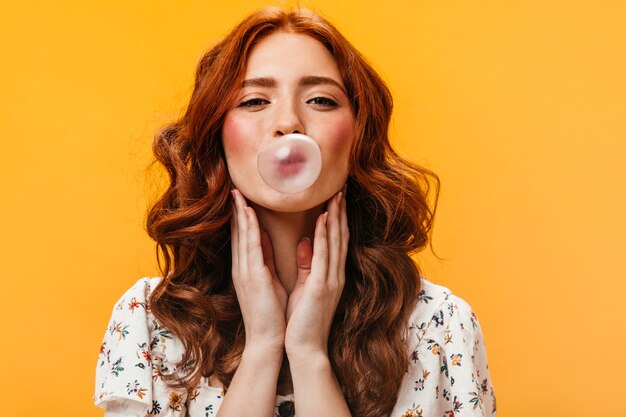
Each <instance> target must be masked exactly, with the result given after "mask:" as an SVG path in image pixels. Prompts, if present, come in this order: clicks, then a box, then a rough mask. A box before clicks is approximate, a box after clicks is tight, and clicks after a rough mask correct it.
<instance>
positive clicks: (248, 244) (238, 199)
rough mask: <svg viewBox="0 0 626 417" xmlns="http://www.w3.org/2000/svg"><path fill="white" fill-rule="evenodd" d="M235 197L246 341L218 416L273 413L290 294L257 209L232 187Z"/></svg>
mask: <svg viewBox="0 0 626 417" xmlns="http://www.w3.org/2000/svg"><path fill="white" fill-rule="evenodd" d="M233 199H234V202H235V205H234V207H233V215H232V219H231V251H232V256H233V258H232V277H233V285H234V287H235V291H236V292H237V300H238V302H239V306H240V308H241V313H242V316H243V322H244V326H245V334H246V346H245V348H244V351H243V354H242V357H241V362H240V363H239V366H238V367H237V371H236V372H235V375H234V377H233V380H232V381H231V384H230V386H229V388H228V392H227V393H226V395H225V396H224V401H223V402H222V404H221V406H220V408H219V412H218V417H240V416H246V415H254V416H261V417H271V416H273V415H274V406H275V402H276V382H277V381H278V375H279V373H280V368H281V364H282V357H283V350H284V337H285V336H284V335H285V316H284V312H285V308H286V303H287V293H286V291H285V289H284V288H283V287H282V285H281V284H280V282H279V281H278V279H277V277H276V270H275V266H274V265H273V262H271V260H272V259H273V258H272V256H273V255H272V252H271V248H269V247H267V245H268V239H267V237H266V236H265V239H264V238H262V237H261V233H260V229H259V225H258V223H257V220H256V216H255V215H254V213H253V210H252V209H251V208H250V207H247V206H246V205H245V200H244V198H243V196H242V195H241V194H240V193H239V191H233ZM262 246H263V247H266V248H267V249H266V251H265V252H264V251H263V249H262ZM268 265H269V266H268Z"/></svg>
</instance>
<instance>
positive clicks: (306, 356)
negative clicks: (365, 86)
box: [209, 32, 354, 417]
mask: <svg viewBox="0 0 626 417" xmlns="http://www.w3.org/2000/svg"><path fill="white" fill-rule="evenodd" d="M312 76H313V77H318V78H315V79H314V80H313V81H315V82H312V80H311V78H310V77H312ZM307 77H309V78H308V80H309V83H306V84H307V85H303V84H302V81H303V80H307ZM320 77H322V78H325V79H328V80H332V81H334V82H329V81H324V82H320ZM258 78H271V80H272V82H271V83H267V82H266V83H265V84H263V85H259V84H258V83H253V82H250V81H248V83H247V84H246V85H245V86H243V87H242V88H241V90H240V91H239V94H238V96H237V100H236V101H235V102H234V103H233V104H232V106H231V108H230V110H229V111H228V113H227V115H226V119H225V122H224V126H223V130H222V141H223V146H224V152H225V155H226V161H227V164H228V169H229V172H230V175H231V178H232V181H233V183H234V184H235V187H236V189H235V190H233V199H234V202H235V204H234V207H233V218H232V221H231V242H232V247H231V250H232V255H233V267H232V278H233V283H234V286H235V290H236V292H237V298H238V301H239V304H240V307H241V311H242V315H243V320H244V325H245V331H246V346H245V349H244V353H243V357H242V361H241V363H240V365H239V367H238V370H237V372H236V373H235V376H234V378H233V381H232V382H231V385H230V388H229V391H228V395H226V396H225V399H224V402H223V404H222V406H221V408H220V410H219V415H220V416H221V417H225V416H230V415H241V414H240V413H243V412H248V411H250V412H255V414H256V415H259V414H261V415H265V414H267V415H271V413H272V410H273V404H274V400H275V394H276V383H277V380H279V379H280V380H279V381H278V382H279V386H280V387H282V388H283V390H284V391H285V392H283V394H286V393H288V392H291V391H292V390H293V392H294V396H295V403H296V410H297V413H298V415H300V416H307V415H318V414H317V413H319V412H320V411H323V410H321V409H320V403H324V404H325V405H324V407H328V410H329V412H332V414H333V415H344V416H345V415H349V411H348V408H347V405H346V403H345V399H344V398H343V395H342V393H341V390H340V389H339V386H338V384H337V381H336V378H335V376H334V372H333V371H332V368H331V366H330V361H329V359H328V351H327V345H328V337H329V332H330V326H331V323H332V319H333V316H334V314H335V311H336V309H337V305H338V302H339V299H340V296H341V292H342V290H343V287H344V283H345V261H346V254H347V248H348V239H349V231H348V221H347V214H346V203H345V182H346V180H347V177H348V156H349V151H350V146H351V143H352V140H353V135H354V115H353V112H352V109H351V107H350V105H349V101H348V97H347V95H346V93H345V87H344V86H343V82H342V78H341V75H340V72H339V69H338V67H337V63H336V62H335V60H334V58H333V56H332V55H331V54H330V52H329V51H328V50H327V49H326V48H325V47H324V46H323V45H322V44H321V43H319V42H318V41H317V40H315V39H313V38H311V37H309V36H307V35H302V34H294V33H284V32H277V33H274V34H271V35H269V36H268V37H266V38H264V39H263V40H262V41H261V42H259V43H258V44H257V45H256V46H255V48H254V49H253V50H252V53H251V55H250V57H249V60H248V63H247V67H246V74H245V80H254V79H258ZM288 133H303V134H306V135H308V136H310V137H312V138H313V139H314V140H315V141H316V142H317V143H318V145H319V147H320V150H321V153H322V173H321V174H320V177H319V179H318V180H317V181H316V182H315V183H314V184H313V185H312V186H311V187H310V188H309V189H307V190H305V191H303V192H300V193H295V194H283V193H280V192H278V191H275V190H273V189H272V188H270V187H269V186H268V185H266V184H265V183H264V181H263V179H262V178H261V177H260V175H259V173H258V170H257V165H256V160H257V153H258V151H259V149H261V148H262V146H264V145H265V144H266V143H268V142H271V141H276V140H280V139H281V137H282V136H284V135H286V134H288ZM304 237H307V238H308V239H309V240H306V239H304V240H303V238H304ZM283 352H284V353H286V356H287V358H283ZM284 359H288V360H287V361H285V360H284ZM281 364H283V366H282V368H283V371H282V372H279V371H280V369H281ZM285 365H287V366H285ZM279 376H280V378H279ZM281 380H282V381H281ZM209 382H210V383H212V381H211V380H210V381H209ZM213 382H216V381H213ZM253 399H254V401H253ZM243 400H245V401H243ZM252 404H254V405H252ZM247 406H250V408H246V407H247Z"/></svg>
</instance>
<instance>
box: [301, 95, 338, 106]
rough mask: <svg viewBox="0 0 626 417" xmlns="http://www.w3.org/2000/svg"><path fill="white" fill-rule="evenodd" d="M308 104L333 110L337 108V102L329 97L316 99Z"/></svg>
mask: <svg viewBox="0 0 626 417" xmlns="http://www.w3.org/2000/svg"><path fill="white" fill-rule="evenodd" d="M307 103H311V104H315V105H318V106H322V107H327V108H331V109H334V108H335V107H337V102H336V101H335V100H333V99H330V98H328V97H314V98H312V99H310V100H308V101H307Z"/></svg>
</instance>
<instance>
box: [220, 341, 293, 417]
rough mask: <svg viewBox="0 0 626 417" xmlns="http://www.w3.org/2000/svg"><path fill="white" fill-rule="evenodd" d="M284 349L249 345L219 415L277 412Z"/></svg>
mask: <svg viewBox="0 0 626 417" xmlns="http://www.w3.org/2000/svg"><path fill="white" fill-rule="evenodd" d="M282 355H283V353H282V348H281V349H280V350H279V349H273V348H256V349H255V348H246V349H244V352H243V355H242V357H241V363H240V364H239V367H238V368H237V371H236V372H235V376H234V377H233V380H232V382H231V384H230V387H229V388H228V392H227V393H226V395H225V397H224V401H223V402H222V405H221V406H220V408H219V411H218V413H217V417H231V416H245V415H248V416H252V415H254V416H259V417H271V416H273V415H274V406H275V401H276V382H277V380H278V373H279V372H280V365H281V362H282Z"/></svg>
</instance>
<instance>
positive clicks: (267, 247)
mask: <svg viewBox="0 0 626 417" xmlns="http://www.w3.org/2000/svg"><path fill="white" fill-rule="evenodd" d="M261 250H262V251H263V263H265V265H266V266H267V267H268V268H269V270H270V273H271V274H272V277H273V278H276V279H277V278H278V274H276V264H275V263H274V248H273V247H272V241H271V240H270V236H269V235H268V234H267V232H266V231H265V230H261Z"/></svg>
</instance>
